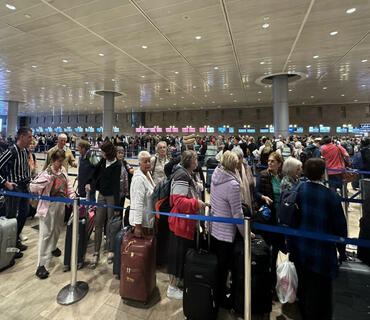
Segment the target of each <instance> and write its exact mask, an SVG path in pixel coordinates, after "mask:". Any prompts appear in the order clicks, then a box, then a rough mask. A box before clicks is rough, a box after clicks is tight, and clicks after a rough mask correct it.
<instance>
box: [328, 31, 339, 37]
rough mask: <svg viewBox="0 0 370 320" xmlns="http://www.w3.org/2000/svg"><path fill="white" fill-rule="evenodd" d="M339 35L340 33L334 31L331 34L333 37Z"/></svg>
mask: <svg viewBox="0 0 370 320" xmlns="http://www.w3.org/2000/svg"><path fill="white" fill-rule="evenodd" d="M337 34H338V31H332V32H330V35H331V36H335V35H337Z"/></svg>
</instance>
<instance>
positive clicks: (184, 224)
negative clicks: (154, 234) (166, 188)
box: [168, 165, 199, 240]
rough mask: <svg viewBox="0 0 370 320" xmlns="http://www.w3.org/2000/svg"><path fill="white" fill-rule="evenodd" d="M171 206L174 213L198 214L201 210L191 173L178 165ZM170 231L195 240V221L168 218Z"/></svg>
mask: <svg viewBox="0 0 370 320" xmlns="http://www.w3.org/2000/svg"><path fill="white" fill-rule="evenodd" d="M170 205H171V206H173V207H172V210H171V212H172V213H185V214H197V213H198V210H199V205H198V199H197V191H196V184H195V182H194V180H193V178H192V177H191V175H190V174H189V172H188V171H187V170H186V169H185V168H184V167H182V166H181V165H177V166H176V168H175V170H174V173H173V178H172V181H171V192H170ZM168 224H169V227H170V230H171V231H172V232H173V233H175V235H176V236H179V237H182V238H185V239H189V240H193V239H194V231H195V226H196V221H195V220H190V219H183V218H178V217H172V216H171V217H168Z"/></svg>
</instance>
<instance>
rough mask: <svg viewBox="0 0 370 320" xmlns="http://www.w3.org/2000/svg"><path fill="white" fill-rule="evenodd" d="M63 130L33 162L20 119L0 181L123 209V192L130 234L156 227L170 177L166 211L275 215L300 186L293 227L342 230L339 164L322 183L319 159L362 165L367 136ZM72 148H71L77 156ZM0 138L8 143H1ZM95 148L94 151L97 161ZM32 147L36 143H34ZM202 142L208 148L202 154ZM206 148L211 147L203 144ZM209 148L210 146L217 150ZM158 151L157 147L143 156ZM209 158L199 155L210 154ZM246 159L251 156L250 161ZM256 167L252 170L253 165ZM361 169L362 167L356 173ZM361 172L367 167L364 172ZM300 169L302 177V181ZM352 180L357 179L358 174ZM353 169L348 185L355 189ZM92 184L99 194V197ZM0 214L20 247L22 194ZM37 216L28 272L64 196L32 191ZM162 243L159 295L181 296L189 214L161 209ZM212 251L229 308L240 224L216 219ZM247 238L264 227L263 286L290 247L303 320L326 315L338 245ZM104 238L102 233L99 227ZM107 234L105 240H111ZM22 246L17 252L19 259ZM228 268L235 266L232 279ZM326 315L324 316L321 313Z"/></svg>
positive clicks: (52, 243)
mask: <svg viewBox="0 0 370 320" xmlns="http://www.w3.org/2000/svg"><path fill="white" fill-rule="evenodd" d="M72 140H73V139H72V138H71V137H67V135H65V134H60V135H59V136H58V137H57V138H56V139H53V141H54V144H55V145H54V146H52V145H51V144H50V148H49V149H48V153H47V157H46V160H45V163H44V166H43V168H42V170H41V171H40V172H37V171H38V168H37V166H36V164H37V162H36V160H35V157H34V155H33V150H34V149H35V146H36V145H37V143H39V144H40V143H43V144H44V145H45V143H44V142H41V141H43V138H42V137H40V136H37V137H35V138H34V137H33V136H32V132H31V130H30V129H28V128H20V129H19V130H18V134H17V141H16V142H15V144H14V145H13V146H12V147H8V148H6V150H5V151H4V152H3V153H2V154H1V156H0V170H1V173H0V182H1V184H2V187H3V188H4V189H6V190H10V191H12V190H17V191H20V192H24V193H28V192H31V193H34V194H38V195H47V196H58V197H65V198H70V199H73V198H75V197H76V194H77V195H78V196H80V197H89V198H90V200H92V201H95V200H97V202H98V203H102V204H109V205H114V206H120V207H123V206H124V205H125V200H126V199H129V200H130V210H129V213H128V216H125V217H124V221H126V222H125V223H126V224H127V223H128V224H130V225H131V226H132V227H133V232H134V233H135V235H137V236H141V235H154V234H155V233H156V232H157V230H156V227H155V226H156V223H155V221H156V218H155V215H153V214H151V212H152V211H154V205H153V201H152V196H153V192H154V190H155V186H156V185H158V184H159V183H161V181H163V180H164V179H166V178H167V179H171V188H170V206H171V208H172V209H171V212H175V213H185V214H190V215H192V214H193V215H196V214H204V211H205V208H206V207H207V206H209V207H210V214H211V215H212V216H215V217H231V218H243V217H244V216H245V215H248V216H251V217H252V218H254V219H256V221H259V222H262V223H267V224H271V225H278V224H279V214H280V212H279V210H280V199H281V194H282V192H285V191H287V190H288V191H289V190H292V189H293V188H296V187H297V186H298V185H300V188H299V190H298V191H297V192H298V196H297V206H298V207H299V209H300V211H301V215H302V219H301V222H300V225H299V227H298V228H299V229H301V230H306V231H314V232H321V233H328V234H334V235H338V236H342V237H345V236H347V223H346V219H345V216H344V213H343V209H342V206H341V199H340V197H339V195H338V193H337V191H338V189H341V188H342V184H343V183H345V182H344V181H343V179H342V176H343V175H342V174H341V173H340V172H339V173H338V172H337V171H330V170H329V171H328V180H329V187H330V188H328V187H326V185H325V184H324V179H325V172H326V170H327V169H346V168H350V167H351V166H352V168H356V169H361V170H364V171H370V139H369V138H367V137H366V138H363V139H359V138H344V137H343V138H335V137H329V136H325V137H312V136H310V137H298V136H292V137H289V138H287V139H285V138H284V137H278V138H276V139H275V138H272V139H271V138H268V137H259V138H258V139H255V138H254V137H248V136H244V137H240V136H234V137H227V138H226V137H224V136H217V137H214V136H208V137H199V136H195V135H190V136H184V137H179V136H165V137H160V136H150V135H142V136H139V137H119V136H117V137H116V138H112V139H109V138H106V139H104V140H103V139H102V138H101V137H99V138H98V139H97V140H96V141H94V140H92V139H91V138H90V139H89V138H88V137H84V139H80V140H79V141H74V142H72ZM67 142H68V143H69V145H70V146H73V143H75V147H77V149H78V151H79V160H78V161H77V160H76V157H75V156H74V155H73V153H72V150H71V148H68V147H67ZM4 143H5V142H4ZM91 146H92V147H95V148H99V149H100V154H101V159H100V160H99V159H95V157H96V151H95V150H92V149H91ZM39 150H40V149H39ZM207 150H208V153H207ZM209 150H212V152H213V153H212V154H211V153H210V152H209ZM128 151H131V152H133V153H137V154H138V164H139V167H138V168H137V169H136V170H134V169H133V168H132V167H131V166H130V164H129V163H128V162H127V161H126V160H125V155H126V154H127V152H128ZM214 151H215V152H214ZM151 153H154V154H151ZM206 158H207V159H206ZM209 158H211V159H212V161H216V162H217V165H216V168H215V170H214V172H213V174H212V178H211V182H210V186H209V187H210V198H209V199H210V201H209V203H208V202H207V201H206V199H207V197H206V196H205V189H206V183H205V182H206V179H205V177H204V174H203V171H202V167H203V165H206V162H207V160H209ZM247 160H250V161H249V162H248V161H247ZM255 163H258V164H260V165H261V168H260V169H259V172H258V174H257V177H256V178H255V177H254V175H253V168H252V166H251V165H254V164H255ZM69 167H75V168H78V178H77V180H78V186H77V190H76V192H75V191H74V190H73V187H72V185H71V182H70V179H69V177H68V169H69ZM363 176H364V175H363ZM365 176H366V175H365ZM302 178H304V179H303V180H302ZM359 178H360V177H359ZM357 183H358V179H357V180H356V181H353V187H354V188H358V184H357ZM96 192H98V196H97V198H96ZM6 206H7V209H6V215H7V217H8V218H12V217H16V218H17V221H18V233H17V236H18V239H17V247H18V248H19V249H20V250H21V251H24V250H26V249H27V246H25V245H24V244H23V243H22V241H24V240H25V238H24V237H23V238H22V228H23V226H24V223H25V221H26V218H27V215H28V210H29V209H28V208H29V205H28V199H25V198H19V197H11V196H9V197H6ZM263 206H265V207H267V208H268V209H269V216H268V218H266V217H264V216H262V215H261V214H260V208H261V207H263ZM37 213H38V215H39V221H40V232H39V253H38V264H37V270H36V276H37V277H39V278H40V279H45V278H47V277H48V276H49V273H48V271H47V270H46V267H45V266H46V264H47V261H48V260H49V259H50V257H51V256H60V255H61V250H60V249H59V248H58V247H57V242H58V239H59V234H60V232H61V230H62V227H63V221H64V214H65V206H64V204H62V203H58V202H49V201H46V200H40V201H39V202H38V205H37ZM123 214H124V213H123V210H116V209H111V208H105V207H98V209H97V211H96V223H95V234H94V253H93V257H92V260H91V263H90V267H91V268H96V266H97V264H98V263H100V255H101V253H100V251H101V244H102V239H103V232H104V229H105V226H106V223H107V221H109V219H110V218H111V217H112V216H115V215H123ZM168 225H169V230H168V232H169V246H168V255H167V264H168V266H167V267H168V269H167V271H168V275H169V286H168V289H167V296H168V297H169V298H174V299H182V298H183V291H182V279H183V278H184V263H185V255H186V252H187V250H188V249H189V248H194V247H195V233H196V230H197V224H196V222H195V221H194V220H189V219H182V218H178V217H174V216H170V217H169V218H168ZM208 229H209V230H208V231H209V232H210V234H211V248H210V250H211V252H213V253H214V254H215V255H216V256H217V258H218V272H219V277H218V282H219V283H218V288H219V290H218V296H217V301H218V303H219V305H220V306H223V307H230V299H233V297H231V298H230V297H228V288H227V285H226V284H227V281H229V280H230V279H229V277H228V275H229V274H230V271H231V270H233V267H232V265H233V256H232V252H233V247H234V245H235V243H236V241H238V239H241V238H243V237H244V232H243V226H242V225H237V226H236V225H232V224H225V223H219V222H212V223H211V224H210V226H209V227H208ZM250 236H251V237H255V236H262V238H263V239H264V241H265V242H266V243H267V245H268V246H269V247H270V249H271V257H272V259H271V265H270V272H271V276H272V279H273V280H272V283H271V290H274V288H275V285H276V263H277V257H278V253H279V251H281V252H283V253H288V252H289V253H290V259H291V260H292V261H293V262H294V263H295V266H296V269H297V273H298V278H299V284H300V285H299V291H298V297H299V304H300V306H301V311H302V315H303V318H304V319H316V318H317V319H319V318H322V316H321V315H322V314H325V315H327V316H328V319H329V316H330V314H331V306H332V302H331V296H332V279H333V278H334V277H335V276H336V274H337V270H338V261H337V249H338V253H339V259H341V260H344V259H346V257H345V252H344V250H343V248H342V247H340V246H338V247H337V246H336V245H335V244H333V243H325V242H322V241H318V240H311V239H305V238H294V239H293V240H292V239H289V238H286V237H284V236H283V235H280V234H273V233H269V232H261V231H257V230H253V233H251V235H250ZM107 237H109V234H107ZM113 240H114V239H107V242H108V243H113ZM21 257H22V253H21V252H19V253H17V254H16V258H21ZM107 261H108V263H111V262H112V261H113V248H112V247H109V248H108V257H107ZM232 279H233V275H232V273H231V283H232ZM325 319H326V318H325Z"/></svg>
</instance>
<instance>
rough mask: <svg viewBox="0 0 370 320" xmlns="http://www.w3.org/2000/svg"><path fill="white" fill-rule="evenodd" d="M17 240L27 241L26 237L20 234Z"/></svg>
mask: <svg viewBox="0 0 370 320" xmlns="http://www.w3.org/2000/svg"><path fill="white" fill-rule="evenodd" d="M19 240H21V241H26V240H28V237H27V236H25V235H23V234H22V233H21V234H20V235H19Z"/></svg>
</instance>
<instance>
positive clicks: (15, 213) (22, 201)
mask: <svg viewBox="0 0 370 320" xmlns="http://www.w3.org/2000/svg"><path fill="white" fill-rule="evenodd" d="M17 138H18V140H17V143H16V144H15V145H12V146H11V147H10V148H8V150H6V151H4V153H3V154H2V155H1V156H0V184H1V186H2V187H5V188H4V189H5V190H9V191H17V192H23V193H28V184H29V182H30V180H31V175H30V165H29V154H28V151H27V149H26V148H28V147H29V145H30V144H31V142H32V131H31V129H29V128H24V127H22V128H19V130H18V132H17ZM28 209H29V200H28V199H27V198H20V197H12V196H7V197H6V217H7V218H8V219H11V218H17V223H18V230H17V248H18V249H20V250H21V251H24V250H26V249H27V246H25V245H23V244H22V243H21V241H20V240H19V235H20V233H21V232H22V229H23V227H24V224H25V222H26V219H27V215H28ZM22 255H23V254H22V253H18V254H17V255H16V257H17V258H20V257H21V256H22Z"/></svg>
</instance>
